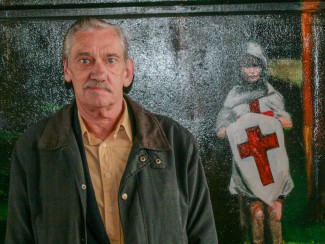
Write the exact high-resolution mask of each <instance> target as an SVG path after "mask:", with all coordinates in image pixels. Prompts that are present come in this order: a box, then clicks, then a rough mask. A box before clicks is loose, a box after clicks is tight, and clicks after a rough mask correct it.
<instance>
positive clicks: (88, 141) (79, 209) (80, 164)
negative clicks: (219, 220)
mask: <svg viewBox="0 0 325 244" xmlns="http://www.w3.org/2000/svg"><path fill="white" fill-rule="evenodd" d="M63 66H64V77H65V80H66V81H67V82H72V85H73V89H74V93H75V102H73V103H72V104H71V105H68V106H65V107H63V108H62V109H61V110H59V111H58V112H57V113H55V114H54V115H53V116H51V117H50V118H48V119H46V120H44V121H42V122H40V123H38V124H36V125H34V126H32V127H31V128H29V129H28V130H26V132H25V133H24V134H23V135H22V137H21V138H20V139H19V140H18V142H17V143H16V146H15V149H14V152H13V155H12V167H11V179H10V193H9V212H8V224H7V234H6V243H7V244H9V243H15V244H16V243H24V244H25V243H56V244H57V243H101V244H103V243H217V234H216V229H215V224H214V219H213V213H212V208H211V203H210V197H209V191H208V187H207V184H206V179H205V175H204V171H203V168H202V165H201V163H200V160H199V155H198V149H197V145H196V143H195V140H194V139H193V137H192V135H191V134H190V133H189V132H188V131H187V130H185V129H184V128H183V127H181V126H180V125H179V124H177V123H175V122H174V121H173V120H171V119H169V118H166V117H163V116H159V115H154V114H152V113H150V112H149V111H147V110H145V109H143V108H142V107H140V106H139V105H138V104H137V103H135V102H134V101H132V99H131V98H129V97H128V96H126V95H124V94H123V87H127V86H129V85H130V84H131V83H132V80H133V75H134V64H133V60H132V59H131V58H130V57H129V56H128V43H127V40H126V38H125V36H124V34H123V32H122V30H121V29H120V28H119V27H117V26H115V25H111V24H108V23H106V22H105V21H103V20H100V19H95V18H87V19H82V20H79V21H77V22H76V23H74V24H73V25H72V26H71V28H70V29H69V31H68V33H67V35H66V37H65V40H64V48H63Z"/></svg>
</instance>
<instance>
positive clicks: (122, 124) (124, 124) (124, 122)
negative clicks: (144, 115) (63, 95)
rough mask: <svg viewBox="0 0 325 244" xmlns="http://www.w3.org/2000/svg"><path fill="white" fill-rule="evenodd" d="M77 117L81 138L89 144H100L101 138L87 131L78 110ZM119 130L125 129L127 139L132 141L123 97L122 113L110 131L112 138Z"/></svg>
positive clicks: (128, 117)
mask: <svg viewBox="0 0 325 244" xmlns="http://www.w3.org/2000/svg"><path fill="white" fill-rule="evenodd" d="M78 119H79V123H80V129H81V133H82V138H83V140H86V141H87V143H89V145H98V144H100V143H101V142H102V140H100V139H98V138H96V137H95V136H94V135H92V134H91V133H90V132H89V131H88V129H87V127H86V125H85V123H84V121H83V119H82V117H81V115H80V113H79V111H78ZM121 130H125V132H126V134H127V136H128V138H129V140H130V141H131V142H132V139H133V138H132V127H131V120H130V115H129V112H128V108H127V103H126V102H125V100H124V99H123V114H122V116H121V118H120V120H119V121H118V123H117V125H116V127H115V129H114V130H113V131H112V134H111V135H112V136H113V137H114V138H116V137H117V135H118V133H119V131H121Z"/></svg>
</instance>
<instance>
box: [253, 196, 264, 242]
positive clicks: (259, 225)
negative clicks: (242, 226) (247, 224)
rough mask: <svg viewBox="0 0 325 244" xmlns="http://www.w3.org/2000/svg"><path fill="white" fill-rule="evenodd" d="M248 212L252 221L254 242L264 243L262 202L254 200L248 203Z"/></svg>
mask: <svg viewBox="0 0 325 244" xmlns="http://www.w3.org/2000/svg"><path fill="white" fill-rule="evenodd" d="M250 214H251V222H252V234H253V242H254V244H261V243H264V212H263V204H262V203H261V202H260V201H254V202H252V203H251V205H250Z"/></svg>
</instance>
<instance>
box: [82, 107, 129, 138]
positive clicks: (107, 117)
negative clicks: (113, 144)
mask: <svg viewBox="0 0 325 244" xmlns="http://www.w3.org/2000/svg"><path fill="white" fill-rule="evenodd" d="M123 107H124V106H123V102H122V103H121V104H118V105H116V106H115V107H114V108H96V109H92V110H90V109H85V108H84V107H82V106H78V111H79V113H80V116H81V118H82V119H83V121H84V123H85V125H86V127H87V129H88V131H89V132H90V133H91V134H93V135H94V136H95V137H96V138H98V139H101V140H104V139H106V138H107V137H108V136H109V135H110V134H111V133H112V132H113V130H114V129H115V127H116V124H117V123H118V121H119V120H120V119H121V116H122V114H123V109H124V108H123Z"/></svg>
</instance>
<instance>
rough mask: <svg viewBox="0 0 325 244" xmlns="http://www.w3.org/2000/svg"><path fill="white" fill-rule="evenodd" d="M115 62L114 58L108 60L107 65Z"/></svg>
mask: <svg viewBox="0 0 325 244" xmlns="http://www.w3.org/2000/svg"><path fill="white" fill-rule="evenodd" d="M115 62H116V60H115V58H108V59H107V63H109V64H114V63H115Z"/></svg>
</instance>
